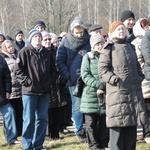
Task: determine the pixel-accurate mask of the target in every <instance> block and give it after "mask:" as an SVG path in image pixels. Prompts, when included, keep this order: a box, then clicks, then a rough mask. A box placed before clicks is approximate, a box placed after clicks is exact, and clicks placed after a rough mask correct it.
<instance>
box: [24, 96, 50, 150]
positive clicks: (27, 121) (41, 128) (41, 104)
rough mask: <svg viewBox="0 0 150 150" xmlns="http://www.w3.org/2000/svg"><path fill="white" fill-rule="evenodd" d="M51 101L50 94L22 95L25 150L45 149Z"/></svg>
mask: <svg viewBox="0 0 150 150" xmlns="http://www.w3.org/2000/svg"><path fill="white" fill-rule="evenodd" d="M49 99H50V95H49V94H43V95H22V102H23V130H22V144H23V147H24V149H25V150H41V149H42V148H43V143H44V140H45V133H46V126H47V113H48V107H49Z"/></svg>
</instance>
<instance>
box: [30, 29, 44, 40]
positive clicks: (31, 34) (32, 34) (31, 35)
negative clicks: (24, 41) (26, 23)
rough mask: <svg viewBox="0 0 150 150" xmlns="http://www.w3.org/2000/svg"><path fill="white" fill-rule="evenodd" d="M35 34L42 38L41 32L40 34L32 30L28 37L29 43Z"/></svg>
mask: <svg viewBox="0 0 150 150" xmlns="http://www.w3.org/2000/svg"><path fill="white" fill-rule="evenodd" d="M35 34H39V35H40V36H41V37H42V34H41V32H40V31H39V30H36V29H32V30H31V31H30V32H29V36H28V40H29V42H31V39H32V37H33V36H34V35H35Z"/></svg>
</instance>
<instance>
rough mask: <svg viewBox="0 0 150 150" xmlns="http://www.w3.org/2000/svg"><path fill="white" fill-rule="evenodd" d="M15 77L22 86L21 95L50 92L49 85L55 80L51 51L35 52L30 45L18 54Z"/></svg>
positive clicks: (43, 49) (41, 50) (44, 49)
mask: <svg viewBox="0 0 150 150" xmlns="http://www.w3.org/2000/svg"><path fill="white" fill-rule="evenodd" d="M15 76H16V78H17V80H18V82H19V83H20V84H21V85H22V94H35V95H39V94H43V93H49V92H50V85H52V84H53V83H54V82H55V80H56V69H55V64H54V61H53V55H52V53H51V51H49V50H47V49H46V48H44V47H42V48H41V49H40V51H37V50H36V49H35V48H34V47H33V46H32V45H29V46H26V47H24V48H23V49H22V50H21V51H19V53H18V58H17V60H16V64H15Z"/></svg>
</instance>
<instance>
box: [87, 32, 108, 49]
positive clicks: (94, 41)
mask: <svg viewBox="0 0 150 150" xmlns="http://www.w3.org/2000/svg"><path fill="white" fill-rule="evenodd" d="M99 42H105V39H104V37H103V36H102V35H100V34H94V35H92V36H91V38H90V45H91V48H92V49H93V48H94V46H95V44H97V43H99Z"/></svg>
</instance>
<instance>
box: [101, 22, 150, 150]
mask: <svg viewBox="0 0 150 150" xmlns="http://www.w3.org/2000/svg"><path fill="white" fill-rule="evenodd" d="M109 38H110V40H111V41H110V42H109V43H107V44H106V45H105V47H104V48H103V50H102V51H101V53H100V56H101V59H99V64H98V71H99V74H100V75H101V77H102V79H103V80H104V81H105V82H106V124H107V127H109V128H110V150H129V149H130V150H135V149H136V134H137V132H136V126H137V125H140V124H142V125H143V124H147V123H148V122H147V119H148V118H147V114H146V112H145V106H144V100H143V94H142V89H141V82H142V80H143V79H144V75H143V73H142V70H141V67H140V64H139V63H138V60H137V56H136V53H135V49H134V47H133V45H131V44H130V43H128V42H127V33H126V28H125V26H124V24H123V23H122V22H120V21H115V22H113V23H112V24H111V25H110V27H109Z"/></svg>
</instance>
